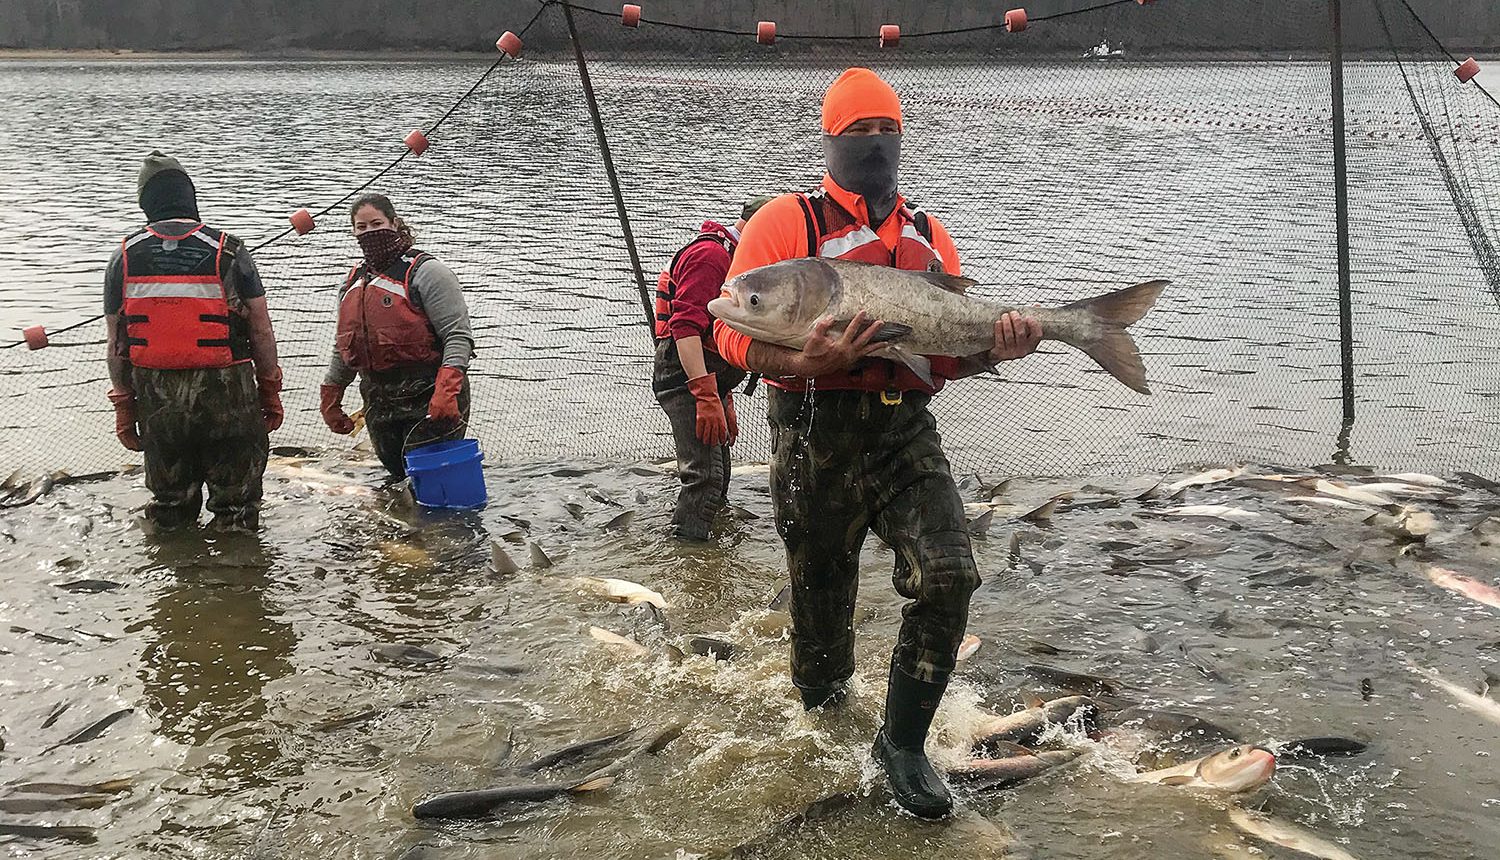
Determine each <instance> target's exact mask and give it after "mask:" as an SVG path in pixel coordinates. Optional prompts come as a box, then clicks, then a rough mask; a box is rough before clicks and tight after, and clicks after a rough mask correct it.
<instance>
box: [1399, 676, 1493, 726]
mask: <svg viewBox="0 0 1500 860" xmlns="http://www.w3.org/2000/svg"><path fill="white" fill-rule="evenodd" d="M1406 668H1407V669H1409V670H1411V671H1412V672H1414V673H1416V674H1418V675H1421V676H1422V677H1424V678H1426V679H1427V681H1428V682H1429V683H1431V684H1432V685H1433V686H1434V687H1437V688H1438V689H1439V690H1442V691H1443V692H1445V693H1447V694H1448V695H1450V696H1452V697H1453V698H1454V699H1455V700H1457V701H1458V703H1459V704H1460V705H1462V706H1463V707H1465V708H1468V709H1469V710H1471V711H1473V712H1474V713H1476V714H1479V715H1480V716H1482V717H1484V718H1485V719H1487V720H1489V721H1490V722H1492V723H1495V724H1497V725H1500V702H1497V701H1495V700H1494V699H1491V698H1488V697H1486V696H1481V695H1479V694H1477V693H1474V692H1472V691H1470V690H1465V689H1464V688H1463V687H1460V686H1459V685H1457V684H1455V683H1453V682H1452V681H1449V680H1448V679H1447V678H1444V677H1443V676H1442V675H1439V674H1438V673H1437V672H1434V671H1432V670H1424V669H1420V668H1418V667H1416V666H1414V665H1412V664H1410V663H1408V664H1407V666H1406Z"/></svg>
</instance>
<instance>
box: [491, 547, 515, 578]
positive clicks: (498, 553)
mask: <svg viewBox="0 0 1500 860" xmlns="http://www.w3.org/2000/svg"><path fill="white" fill-rule="evenodd" d="M490 569H491V570H493V571H494V572H495V573H498V574H500V575H501V576H510V575H511V574H513V573H517V572H519V571H520V569H521V568H520V566H519V565H517V564H516V563H515V562H514V561H512V560H511V557H510V553H508V552H506V551H505V548H504V547H502V546H500V542H499V541H496V540H492V541H490Z"/></svg>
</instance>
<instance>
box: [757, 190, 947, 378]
mask: <svg viewBox="0 0 1500 860" xmlns="http://www.w3.org/2000/svg"><path fill="white" fill-rule="evenodd" d="M797 196H798V199H800V200H801V202H802V212H803V215H805V216H806V218H807V240H808V241H807V247H808V249H809V251H808V256H811V257H833V258H836V259H840V260H854V261H857V262H861V263H874V264H876V265H880V266H891V267H892V268H896V269H906V270H908V271H913V272H941V271H943V258H942V256H941V255H940V254H938V252H937V251H936V250H935V249H934V248H933V247H932V228H931V225H930V224H929V222H928V219H927V214H926V213H924V212H919V211H916V210H913V209H909V208H907V207H905V206H902V207H901V208H899V209H897V210H896V211H895V212H894V213H893V214H892V215H891V217H892V218H898V219H900V223H901V236H900V238H899V239H898V240H897V241H896V247H895V248H894V249H891V248H887V247H886V246H885V242H884V241H882V240H881V238H880V236H879V235H878V234H877V233H876V232H875V230H874V228H872V227H871V226H870V225H868V224H865V223H863V222H861V221H860V220H859V219H858V218H856V217H855V216H854V215H852V214H850V213H849V212H848V211H847V210H846V209H844V207H843V206H840V205H839V204H838V202H836V201H835V200H834V199H833V198H832V197H830V196H829V195H828V193H827V192H826V191H823V190H821V189H820V190H818V191H816V192H814V193H812V194H799V195H797ZM929 358H930V359H931V361H932V376H933V382H934V384H933V385H927V384H926V383H924V382H923V381H922V380H921V379H919V378H918V377H917V375H916V374H915V373H912V372H911V371H910V370H909V369H907V368H906V367H905V366H904V365H900V364H897V363H896V362H893V361H887V360H885V359H866V360H865V361H864V362H862V363H861V364H859V365H858V366H856V367H855V368H854V369H852V370H849V371H847V372H845V373H830V374H826V375H824V376H820V377H818V378H817V380H816V387H817V388H818V389H819V390H846V391H847V390H855V391H892V392H899V391H924V392H926V393H928V394H936V393H937V392H938V391H940V390H942V387H943V383H944V381H945V380H946V378H948V376H949V375H951V374H953V373H956V372H957V361H956V360H955V359H953V358H950V357H948V356H930V357H929ZM767 381H768V382H769V383H770V384H772V385H775V386H777V387H778V388H783V389H786V390H789V391H802V390H805V389H806V387H807V380H804V379H796V378H786V379H777V380H774V381H772V380H767Z"/></svg>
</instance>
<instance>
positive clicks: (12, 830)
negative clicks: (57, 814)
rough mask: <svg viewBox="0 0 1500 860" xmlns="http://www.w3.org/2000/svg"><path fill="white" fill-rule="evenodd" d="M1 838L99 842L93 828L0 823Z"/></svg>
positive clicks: (84, 842)
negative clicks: (18, 837)
mask: <svg viewBox="0 0 1500 860" xmlns="http://www.w3.org/2000/svg"><path fill="white" fill-rule="evenodd" d="M0 836H20V837H23V838H26V839H59V840H62V841H63V842H77V843H80V844H84V845H92V844H93V843H95V842H98V841H99V838H98V837H97V836H95V835H94V829H93V828H92V827H70V826H65V825H60V824H11V823H9V822H0Z"/></svg>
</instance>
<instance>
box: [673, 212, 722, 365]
mask: <svg viewBox="0 0 1500 860" xmlns="http://www.w3.org/2000/svg"><path fill="white" fill-rule="evenodd" d="M728 273H729V253H728V252H727V251H725V250H724V248H723V246H721V245H719V244H718V243H716V242H699V243H697V244H696V245H693V246H692V247H691V248H688V250H687V251H686V253H684V254H683V255H682V256H681V258H679V259H678V261H677V267H676V268H675V269H674V270H673V271H672V282H673V283H674V284H676V285H677V291H676V293H675V294H674V295H673V296H672V316H671V318H670V319H668V320H667V333H668V334H669V335H671V337H672V339H673V340H674V341H676V342H677V359H678V361H680V362H682V369H683V370H684V371H686V373H687V378H688V379H697V378H698V377H700V376H705V375H707V373H708V364H707V363H706V362H705V361H704V359H703V337H704V336H705V335H706V334H708V331H709V323H710V320H711V318H710V317H709V315H708V303H709V302H711V301H713V300H714V299H715V298H717V297H718V295H719V290H720V289H721V288H722V287H723V286H724V280H725V278H726V277H727V275H728Z"/></svg>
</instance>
